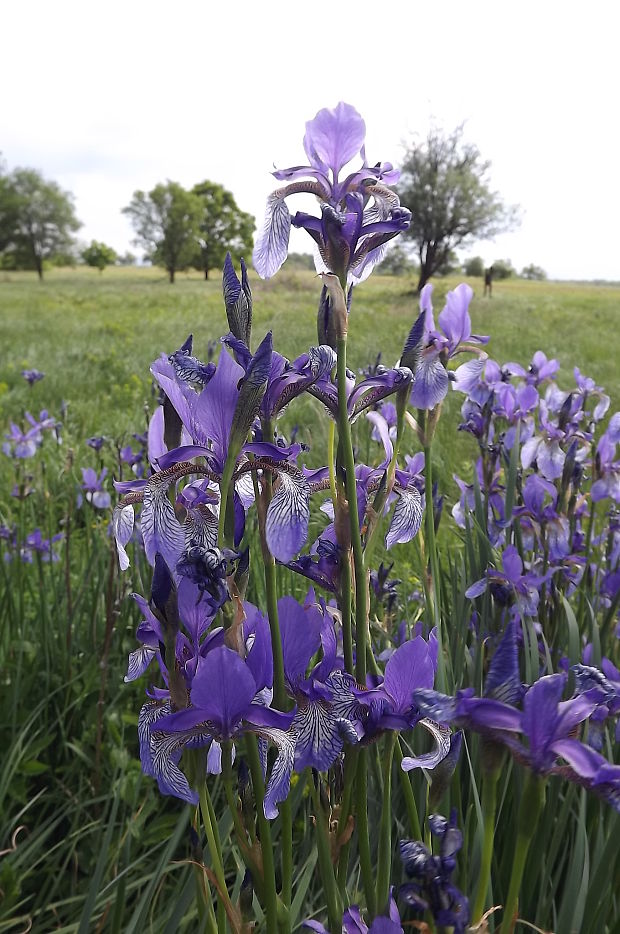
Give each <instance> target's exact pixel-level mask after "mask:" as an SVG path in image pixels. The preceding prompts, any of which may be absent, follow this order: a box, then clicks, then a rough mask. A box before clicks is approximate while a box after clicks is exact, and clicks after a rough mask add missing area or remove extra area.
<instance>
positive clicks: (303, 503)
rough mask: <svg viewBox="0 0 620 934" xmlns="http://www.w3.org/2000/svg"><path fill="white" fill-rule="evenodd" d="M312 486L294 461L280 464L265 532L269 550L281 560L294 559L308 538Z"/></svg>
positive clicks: (284, 561)
mask: <svg viewBox="0 0 620 934" xmlns="http://www.w3.org/2000/svg"><path fill="white" fill-rule="evenodd" d="M309 500H310V487H309V485H308V481H307V480H306V479H305V477H304V475H303V474H302V473H301V471H300V470H298V469H297V467H294V466H293V465H292V464H280V465H279V466H278V481H277V485H276V486H275V488H274V494H273V499H272V500H271V502H270V503H269V508H268V510H267V518H266V521H265V535H266V538H267V545H268V547H269V551H270V552H271V554H272V555H273V556H274V558H277V559H278V561H282V562H283V563H286V562H287V561H291V560H292V558H294V557H295V555H296V554H298V552H299V551H300V550H301V548H302V547H303V545H304V543H305V541H306V539H307V537H308V522H309V520H310V504H309Z"/></svg>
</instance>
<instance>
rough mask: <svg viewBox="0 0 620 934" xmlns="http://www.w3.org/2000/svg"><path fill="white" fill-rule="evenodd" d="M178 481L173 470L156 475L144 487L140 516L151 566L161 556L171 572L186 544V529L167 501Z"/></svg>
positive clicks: (145, 547) (145, 548)
mask: <svg viewBox="0 0 620 934" xmlns="http://www.w3.org/2000/svg"><path fill="white" fill-rule="evenodd" d="M176 479H177V475H176V474H175V472H174V468H170V469H169V470H162V471H161V472H160V473H156V474H153V476H152V477H150V478H149V481H148V483H147V485H146V487H145V488H144V500H143V504H142V513H141V515H140V528H141V530H142V537H143V539H144V550H145V552H146V557H147V559H148V561H149V563H150V564H152V565H154V564H155V555H156V554H158V553H159V554H160V555H161V556H162V557H163V559H164V561H165V562H166V564H167V565H168V567H169V568H170V569H173V568H175V567H176V565H177V562H178V560H179V558H180V556H181V553H182V551H183V547H184V544H185V535H184V534H183V529H182V527H181V525H180V524H179V521H178V519H177V517H176V515H175V512H174V508H173V506H172V504H171V502H170V500H169V499H168V490H169V488H170V485H171V484H172V483H173V482H175V480H176Z"/></svg>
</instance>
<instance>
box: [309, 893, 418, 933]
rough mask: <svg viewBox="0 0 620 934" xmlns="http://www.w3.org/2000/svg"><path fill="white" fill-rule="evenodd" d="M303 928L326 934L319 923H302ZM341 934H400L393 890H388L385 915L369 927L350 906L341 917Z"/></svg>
mask: <svg viewBox="0 0 620 934" xmlns="http://www.w3.org/2000/svg"><path fill="white" fill-rule="evenodd" d="M303 926H304V927H305V928H308V929H309V930H311V931H318V932H319V934H328V930H327V928H326V927H324V925H322V924H321V923H320V922H319V921H304V923H303ZM342 932H343V934H402V932H403V927H402V925H401V922H400V914H399V912H398V907H397V905H396V902H395V901H394V895H393V890H392V889H390V901H389V904H388V910H387V914H386V915H378V916H377V917H376V918H375V919H374V921H373V922H372V923H371V925H370V927H368V925H367V924H366V922H365V921H364V919H363V918H362V913H361V911H360V909H359V908H358V906H357V905H351V907H350V908H347V910H346V911H345V913H344V914H343V916H342Z"/></svg>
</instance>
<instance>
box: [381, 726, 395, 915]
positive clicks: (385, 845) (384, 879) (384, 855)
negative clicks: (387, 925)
mask: <svg viewBox="0 0 620 934" xmlns="http://www.w3.org/2000/svg"><path fill="white" fill-rule="evenodd" d="M395 741H396V733H395V732H393V731H392V732H390V733H389V734H388V736H387V739H386V748H385V751H384V754H385V758H384V760H383V801H382V805H381V825H380V827H379V852H378V854H377V910H378V911H380V912H386V911H387V905H388V899H389V896H390V875H391V870H392V800H391V799H392V759H393V756H394V745H395Z"/></svg>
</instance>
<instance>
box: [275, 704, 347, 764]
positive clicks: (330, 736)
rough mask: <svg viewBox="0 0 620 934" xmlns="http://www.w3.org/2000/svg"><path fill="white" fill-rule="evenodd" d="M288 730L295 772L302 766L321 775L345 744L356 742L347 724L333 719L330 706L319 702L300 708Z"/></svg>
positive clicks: (340, 718)
mask: <svg viewBox="0 0 620 934" xmlns="http://www.w3.org/2000/svg"><path fill="white" fill-rule="evenodd" d="M291 730H292V733H293V735H294V739H295V771H296V772H302V771H303V770H304V769H305V768H306V766H309V767H310V768H313V769H317V770H318V771H319V772H324V771H326V770H327V769H329V768H331V766H332V765H333V764H334V762H335V761H336V759H337V758H338V756H339V755H340V753H341V752H342V748H343V746H344V743H345V741H346V742H349V743H356V742H357V741H358V734H357V731H356V729H355V727H354V725H353V724H352V723H351V721H350V720H347V719H345V718H343V717H336V716H334V712H333V710H332V709H331V707H330V704H329V703H327V702H325V701H323V700H315V701H309V702H308V703H306V704H303V705H302V704H300V705H299V707H298V709H297V713H296V715H295V719H294V720H293V726H292V728H291Z"/></svg>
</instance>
